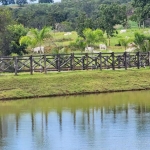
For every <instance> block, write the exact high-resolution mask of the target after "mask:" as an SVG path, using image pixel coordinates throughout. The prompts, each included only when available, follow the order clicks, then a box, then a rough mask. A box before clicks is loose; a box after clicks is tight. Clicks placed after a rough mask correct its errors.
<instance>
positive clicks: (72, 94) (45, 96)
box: [0, 88, 150, 101]
mask: <svg viewBox="0 0 150 150" xmlns="http://www.w3.org/2000/svg"><path fill="white" fill-rule="evenodd" d="M145 90H150V88H148V89H131V90H117V91H95V92H83V93H70V94H56V95H55V94H54V95H41V96H40V95H38V96H29V97H9V98H2V99H1V98H0V101H5V100H22V99H32V98H49V97H61V96H77V95H90V94H104V93H116V92H117V93H119V92H132V91H145Z"/></svg>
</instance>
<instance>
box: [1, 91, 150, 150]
mask: <svg viewBox="0 0 150 150" xmlns="http://www.w3.org/2000/svg"><path fill="white" fill-rule="evenodd" d="M149 97H150V92H149V91H144V92H126V93H111V94H100V95H88V96H75V97H73V96H72V97H59V98H48V99H31V100H19V101H4V102H0V150H49V149H50V150H53V149H54V150H57V149H58V150H59V149H61V150H91V149H94V150H99V149H104V150H105V149H106V150H107V149H108V150H109V149H111V150H113V149H114V150H116V149H118V150H120V149H132V150H133V149H149V146H150V144H149V142H148V141H149V140H150V136H149V135H150V101H149Z"/></svg>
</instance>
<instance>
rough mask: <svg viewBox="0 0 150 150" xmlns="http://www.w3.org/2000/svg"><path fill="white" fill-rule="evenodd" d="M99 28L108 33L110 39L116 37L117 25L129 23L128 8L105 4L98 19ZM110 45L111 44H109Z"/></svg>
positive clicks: (101, 7)
mask: <svg viewBox="0 0 150 150" xmlns="http://www.w3.org/2000/svg"><path fill="white" fill-rule="evenodd" d="M97 21H98V23H99V27H100V28H101V29H102V30H103V31H104V32H106V33H107V37H108V39H110V37H111V36H113V35H114V33H115V31H116V29H115V28H114V26H115V25H116V24H125V23H126V22H127V16H126V7H125V6H120V5H118V4H116V3H113V4H111V5H106V4H103V5H101V6H100V17H99V18H98V20H97ZM108 45H110V42H109V44H108Z"/></svg>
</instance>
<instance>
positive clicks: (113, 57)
mask: <svg viewBox="0 0 150 150" xmlns="http://www.w3.org/2000/svg"><path fill="white" fill-rule="evenodd" d="M111 56H112V69H113V70H115V55H114V52H112V54H111Z"/></svg>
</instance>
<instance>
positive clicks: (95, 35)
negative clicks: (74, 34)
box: [83, 28, 105, 46]
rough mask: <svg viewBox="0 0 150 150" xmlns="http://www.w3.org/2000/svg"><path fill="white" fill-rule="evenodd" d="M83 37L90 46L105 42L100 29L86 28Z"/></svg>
mask: <svg viewBox="0 0 150 150" xmlns="http://www.w3.org/2000/svg"><path fill="white" fill-rule="evenodd" d="M83 35H84V37H85V41H86V44H87V45H88V46H92V45H93V44H94V43H96V42H100V41H102V42H104V41H105V38H104V36H103V32H102V30H100V29H96V30H91V29H90V28H86V29H84V30H83Z"/></svg>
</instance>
